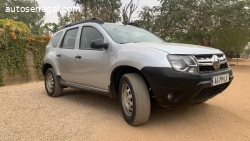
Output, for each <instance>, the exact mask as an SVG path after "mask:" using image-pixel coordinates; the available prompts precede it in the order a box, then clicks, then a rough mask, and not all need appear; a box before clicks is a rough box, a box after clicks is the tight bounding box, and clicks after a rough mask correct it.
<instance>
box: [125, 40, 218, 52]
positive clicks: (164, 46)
mask: <svg viewBox="0 0 250 141" xmlns="http://www.w3.org/2000/svg"><path fill="white" fill-rule="evenodd" d="M127 45H129V46H134V47H136V46H137V47H148V48H154V49H158V50H162V51H165V52H167V53H169V54H192V55H194V54H222V53H223V52H221V51H220V50H218V49H215V48H211V47H204V46H198V45H190V44H179V43H129V44H127Z"/></svg>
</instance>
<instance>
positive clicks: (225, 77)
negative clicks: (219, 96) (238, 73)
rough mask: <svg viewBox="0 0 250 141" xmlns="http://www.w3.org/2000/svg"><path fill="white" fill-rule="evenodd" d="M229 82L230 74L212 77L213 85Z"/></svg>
mask: <svg viewBox="0 0 250 141" xmlns="http://www.w3.org/2000/svg"><path fill="white" fill-rule="evenodd" d="M227 82H229V74H224V75H220V76H214V77H212V86H216V85H220V84H223V83H227Z"/></svg>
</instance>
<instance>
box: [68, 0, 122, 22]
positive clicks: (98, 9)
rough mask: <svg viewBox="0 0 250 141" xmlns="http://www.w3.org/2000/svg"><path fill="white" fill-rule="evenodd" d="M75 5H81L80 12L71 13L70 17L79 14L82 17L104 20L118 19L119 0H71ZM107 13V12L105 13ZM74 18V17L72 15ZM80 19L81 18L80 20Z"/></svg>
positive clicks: (113, 20) (115, 20) (114, 20)
mask: <svg viewBox="0 0 250 141" xmlns="http://www.w3.org/2000/svg"><path fill="white" fill-rule="evenodd" d="M73 1H74V2H75V4H76V5H80V6H81V7H82V12H80V13H71V15H72V17H74V16H76V17H77V19H79V15H80V16H81V18H82V19H87V18H91V17H99V18H101V19H103V20H104V21H105V22H117V21H120V7H121V1H120V0H73ZM107 13H108V14H107ZM74 18H75V17H74ZM82 19H81V20H82Z"/></svg>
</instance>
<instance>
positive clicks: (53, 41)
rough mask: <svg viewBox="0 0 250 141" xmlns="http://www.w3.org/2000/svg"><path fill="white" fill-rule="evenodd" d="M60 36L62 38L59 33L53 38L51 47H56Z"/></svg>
mask: <svg viewBox="0 0 250 141" xmlns="http://www.w3.org/2000/svg"><path fill="white" fill-rule="evenodd" d="M61 36H62V32H59V33H57V34H56V35H55V36H54V37H53V39H52V45H53V47H56V46H57V44H58V41H59V39H60V37H61Z"/></svg>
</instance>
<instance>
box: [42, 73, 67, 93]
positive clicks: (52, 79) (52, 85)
mask: <svg viewBox="0 0 250 141" xmlns="http://www.w3.org/2000/svg"><path fill="white" fill-rule="evenodd" d="M45 89H46V92H47V94H48V95H49V96H51V97H57V96H60V95H62V92H63V88H62V87H61V85H60V84H59V80H58V78H57V77H56V75H55V72H54V70H53V69H52V68H49V69H47V71H46V73H45Z"/></svg>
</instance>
